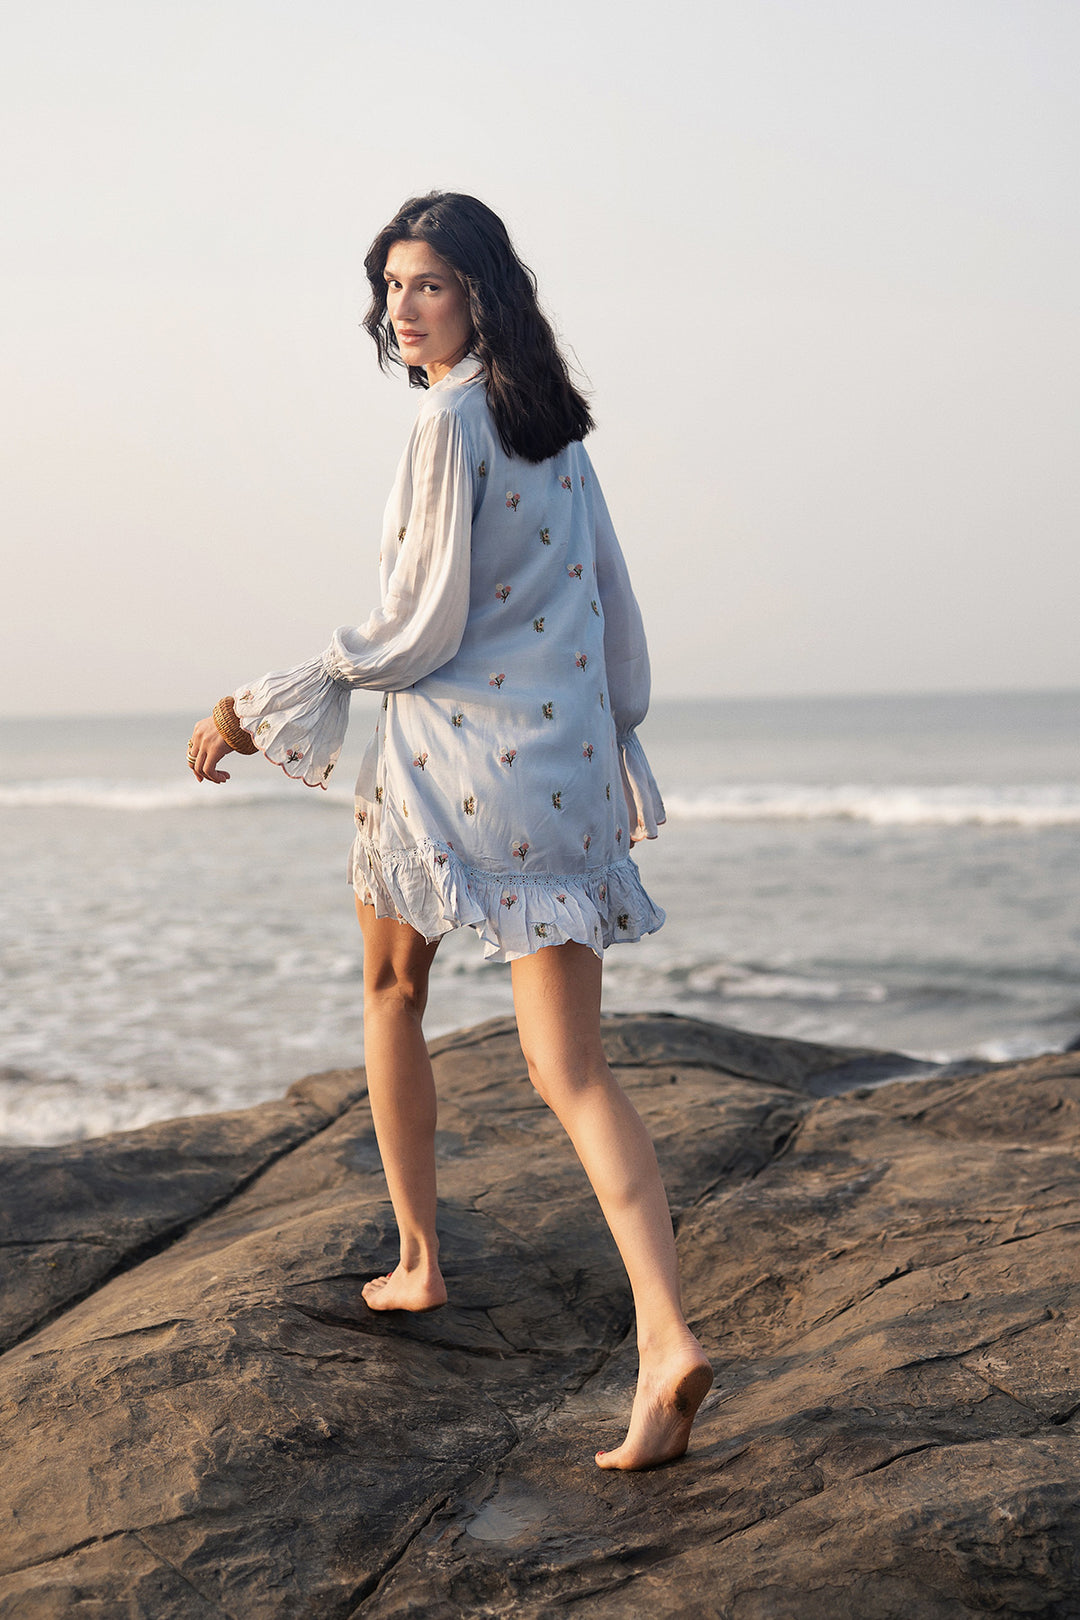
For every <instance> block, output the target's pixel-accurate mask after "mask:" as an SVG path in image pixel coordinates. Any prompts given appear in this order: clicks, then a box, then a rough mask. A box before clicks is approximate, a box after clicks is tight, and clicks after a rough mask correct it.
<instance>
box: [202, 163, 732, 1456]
mask: <svg viewBox="0 0 1080 1620" xmlns="http://www.w3.org/2000/svg"><path fill="white" fill-rule="evenodd" d="M365 267H366V270H367V274H368V280H369V282H370V283H371V290H372V303H371V308H370V310H369V312H368V315H367V318H366V320H365V325H366V327H367V329H368V331H369V332H370V333H371V335H372V337H373V338H374V339H375V342H376V345H377V347H378V351H379V359H380V364H382V365H383V366H384V368H385V367H386V365H387V363H388V362H389V361H397V362H399V363H402V364H404V365H405V366H406V367H407V368H408V371H409V378H410V381H411V382H412V383H413V384H415V385H418V386H420V387H423V388H425V389H426V393H425V394H424V397H423V400H422V402H421V405H420V410H419V414H418V418H417V422H416V426H415V428H414V430H413V433H412V436H411V438H410V440H409V444H408V446H407V448H406V451H405V455H404V457H403V459H402V462H401V466H400V467H399V470H398V476H397V482H396V484H395V487H394V490H393V493H392V494H391V497H390V501H389V504H388V506H387V510H386V515H385V520H384V528H383V542H382V544H383V549H382V554H381V559H380V576H381V586H382V605H381V607H379V608H378V609H377V610H376V611H375V612H374V613H373V614H372V615H371V617H370V618H369V619H368V620H367V621H366V623H365V624H363V625H361V626H360V627H359V628H358V629H352V628H343V629H340V630H338V631H337V632H336V634H335V635H334V638H333V640H332V642H331V644H330V646H329V648H328V649H327V651H326V652H325V653H324V655H323V656H322V657H321V658H318V659H314V660H313V661H312V662H311V663H309V664H305V665H302V666H300V667H299V668H297V669H293V670H288V671H286V672H284V673H281V674H272V675H267V676H265V677H264V678H263V679H262V680H260V681H256V682H254V683H253V684H252V685H250V686H246V687H241V688H240V689H239V690H238V691H237V692H236V694H235V697H234V698H230V699H223V700H222V702H221V703H219V704H218V706H217V708H216V709H215V712H214V718H213V719H206V720H203V721H201V722H200V723H199V724H198V725H197V726H196V728H195V731H194V733H193V735H192V740H191V743H190V745H189V749H188V756H189V757H188V763H189V764H190V765H191V768H192V770H193V771H194V772H195V775H196V776H197V778H198V779H199V781H200V782H202V781H210V782H224V781H226V780H228V776H227V773H226V772H225V771H222V770H219V769H218V765H219V762H220V760H221V759H222V758H223V757H224V756H225V755H226V754H227V753H228V752H229V751H230V749H238V750H239V751H241V752H253V751H254V750H255V748H256V747H258V748H260V749H261V750H262V752H263V753H264V754H265V755H266V757H267V758H268V759H270V760H272V761H274V762H275V763H276V764H278V765H280V766H282V767H283V768H284V770H285V771H286V772H287V773H288V774H289V775H290V776H296V777H300V778H302V779H303V781H305V782H306V783H308V784H309V785H310V786H322V785H324V784H325V782H326V779H327V777H328V776H329V775H330V772H331V771H332V769H333V767H334V763H335V761H336V759H337V757H338V754H339V753H340V751H341V745H342V740H343V737H344V732H345V724H346V719H347V712H348V702H349V693H350V689H351V688H352V687H354V686H360V687H366V688H371V689H374V690H377V691H380V692H383V693H385V694H386V695H385V697H384V700H383V715H382V718H381V720H380V724H379V726H378V727H377V728H376V732H375V735H374V737H373V738H372V741H371V744H370V745H369V747H368V750H367V753H366V755H365V758H364V762H363V765H362V767H361V771H360V778H359V781H358V783H357V794H356V822H357V835H356V841H355V844H354V846H353V852H352V858H351V878H352V882H353V886H354V888H355V891H356V907H357V913H358V916H359V919H360V926H361V929H362V931H363V937H364V1028H365V1062H366V1067H367V1081H368V1089H369V1095H370V1100H371V1111H372V1116H373V1119H374V1123H375V1130H376V1135H377V1137H378V1143H379V1151H380V1153H381V1155H382V1161H383V1166H384V1168H385V1171H386V1179H387V1183H388V1186H389V1191H390V1197H391V1200H392V1202H393V1207H394V1214H395V1217H396V1219H397V1224H398V1228H399V1232H400V1239H401V1258H400V1261H399V1264H398V1265H397V1267H396V1269H395V1270H394V1271H393V1272H391V1273H390V1274H389V1275H388V1276H386V1277H378V1278H375V1279H373V1280H372V1281H371V1282H369V1283H367V1284H366V1286H365V1287H364V1290H363V1294H364V1299H365V1300H366V1301H367V1304H368V1305H369V1306H370V1308H371V1309H372V1310H376V1311H389V1310H406V1311H425V1310H432V1309H434V1308H435V1307H437V1306H439V1305H442V1304H444V1303H445V1301H446V1287H445V1284H444V1281H443V1278H442V1274H441V1272H440V1270H439V1261H438V1253H439V1243H438V1238H437V1235H436V1227H435V1217H436V1196H435V1149H434V1137H435V1117H436V1098H435V1086H434V1081H433V1078H432V1072H431V1064H430V1062H429V1059H428V1055H427V1048H426V1046H425V1044H424V1039H423V1035H422V1033H421V1018H422V1016H423V1011H424V1005H425V1002H426V998H427V984H428V973H429V970H430V967H431V963H432V961H433V959H434V956H435V951H436V949H437V947H438V942H439V939H440V937H441V936H442V935H443V934H444V933H446V932H447V931H448V930H450V929H452V928H458V927H461V926H463V925H469V926H471V927H473V928H475V929H476V930H477V932H478V933H479V934H480V935H481V938H482V940H483V943H484V950H485V955H486V956H487V957H489V958H491V959H493V960H496V961H507V960H509V961H510V962H511V975H512V980H513V992H514V1007H515V1012H516V1015H517V1023H518V1031H519V1035H520V1039H521V1046H522V1050H523V1052H524V1054H525V1058H526V1062H527V1064H528V1069H529V1075H530V1078H531V1080H532V1082H533V1084H534V1085H535V1086H536V1088H537V1090H538V1091H539V1093H540V1095H541V1096H542V1097H543V1098H544V1100H545V1102H547V1103H548V1104H549V1106H550V1107H551V1108H552V1109H553V1110H554V1111H555V1113H556V1115H557V1116H558V1118H559V1120H560V1121H561V1122H562V1124H563V1125H564V1127H565V1128H566V1130H567V1132H568V1134H569V1136H570V1139H571V1141H572V1143H573V1145H574V1147H575V1149H576V1150H577V1153H578V1156H579V1158H580V1159H581V1162H582V1164H583V1166H584V1168H585V1171H586V1173H587V1175H588V1177H589V1180H590V1182H591V1183H592V1187H593V1190H594V1191H595V1193H596V1196H597V1198H598V1200H599V1202H600V1206H601V1208H602V1210H603V1213H604V1216H605V1219H606V1220H607V1223H608V1226H609V1227H610V1229H611V1232H612V1235H613V1237H614V1238H615V1241H616V1243H617V1245H618V1247H619V1252H620V1254H621V1255H622V1259H623V1262H624V1264H625V1266H626V1270H627V1274H628V1276H629V1279H630V1285H631V1288H632V1291H633V1296H634V1304H635V1308H636V1313H637V1337H638V1349H639V1373H638V1386H637V1393H636V1395H635V1399H634V1406H633V1412H632V1415H631V1420H630V1426H629V1430H628V1432H627V1435H626V1438H625V1440H624V1441H623V1443H622V1444H621V1445H620V1446H618V1447H617V1448H616V1449H615V1450H614V1451H609V1452H599V1453H597V1462H598V1463H599V1464H600V1466H601V1467H603V1468H622V1469H632V1468H647V1467H650V1466H653V1465H655V1464H657V1463H660V1462H665V1461H668V1460H669V1459H671V1458H673V1457H677V1456H680V1455H681V1454H682V1453H683V1452H684V1451H685V1449H686V1445H687V1441H688V1439H689V1434H690V1428H691V1424H692V1423H693V1420H694V1416H695V1414H696V1412H697V1409H698V1407H699V1406H700V1404H701V1401H702V1399H703V1398H704V1396H705V1393H706V1391H707V1390H708V1388H709V1385H710V1383H711V1381H712V1373H711V1371H710V1368H709V1365H708V1362H707V1361H706V1359H705V1355H704V1352H703V1351H702V1349H701V1346H700V1345H699V1344H698V1342H697V1340H696V1339H695V1338H694V1336H693V1334H692V1333H691V1332H690V1330H689V1328H688V1327H687V1325H686V1322H685V1320H684V1318H683V1313H682V1306H681V1303H680V1298H679V1282H678V1271H677V1263H676V1256H675V1243H674V1238H673V1234H672V1227H671V1218H670V1215H669V1213H668V1207H667V1200H666V1197H665V1194H664V1189H663V1186H662V1184H661V1181H660V1175H659V1171H658V1169H657V1165H656V1158H655V1155H654V1153H653V1149H652V1145H651V1143H650V1141H649V1138H648V1136H647V1134H646V1132H645V1129H644V1126H643V1125H642V1123H641V1120H640V1119H639V1117H638V1115H637V1113H636V1111H635V1110H634V1108H633V1106H632V1105H631V1103H630V1102H629V1101H628V1099H627V1097H626V1096H625V1094H624V1093H623V1091H622V1089H621V1088H620V1087H619V1086H618V1085H617V1084H616V1082H615V1080H614V1079H613V1077H612V1075H611V1073H610V1070H609V1069H608V1066H607V1063H606V1061H605V1059H604V1053H603V1049H602V1046H601V1041H600V977H601V965H602V956H603V951H604V948H605V947H606V946H607V945H609V944H611V943H612V942H614V941H619V940H636V939H638V938H640V937H641V935H642V934H643V933H650V932H653V931H654V930H655V929H657V928H659V927H660V925H661V923H662V922H663V920H664V919H663V913H662V912H660V911H658V910H657V909H656V907H655V906H653V904H652V902H651V901H650V900H649V898H648V896H647V895H646V893H645V891H644V889H643V888H642V886H641V882H640V879H639V877H638V873H637V869H636V867H635V865H634V863H633V861H632V860H631V858H630V848H629V847H630V844H631V843H632V842H634V841H636V840H637V839H638V838H642V837H648V838H652V837H655V836H656V828H657V823H658V822H660V821H662V820H663V819H664V812H663V805H662V803H661V800H660V796H659V793H658V792H657V789H656V784H655V783H654V781H653V779H652V775H651V773H650V771H649V767H648V764H647V763H646V760H645V756H644V754H643V753H642V750H641V746H640V744H639V743H638V741H637V739H636V736H635V734H634V727H635V726H636V725H637V724H638V722H639V721H640V720H641V719H642V718H643V716H644V714H645V710H646V707H647V703H648V690H649V665H648V657H647V653H646V649H645V640H644V634H643V631H642V626H641V616H640V613H639V611H638V607H637V604H636V602H635V600H634V597H633V594H632V592H631V590H630V584H629V580H628V577H627V573H626V565H625V563H624V562H623V558H622V554H621V552H620V550H619V546H618V542H617V540H616V538H615V533H614V530H613V529H612V526H611V520H610V518H609V517H608V513H607V508H606V507H605V505H604V500H603V496H602V495H601V492H600V488H599V485H598V483H597V480H596V476H595V474H594V472H593V470H592V466H591V464H590V461H589V458H588V456H587V454H586V452H585V449H584V447H583V445H582V442H581V441H582V439H583V437H584V435H585V434H586V433H587V432H588V430H589V429H590V428H591V426H592V419H591V417H590V415H589V411H588V408H587V406H586V405H585V402H584V400H583V399H582V398H581V396H580V395H579V394H578V393H577V392H576V391H575V389H574V388H573V387H572V385H571V383H570V379H569V376H568V373H567V369H566V365H565V362H564V361H563V359H562V357H561V355H560V354H559V351H558V349H557V347H556V344H555V340H554V336H553V334H552V332H551V329H550V327H549V325H548V323H547V321H546V320H545V319H544V317H543V315H542V314H541V313H540V310H539V308H538V306H537V302H536V295H535V285H534V282H533V278H532V275H531V272H530V271H528V270H527V269H526V268H525V266H524V265H523V264H522V263H521V261H520V260H519V259H518V258H517V256H516V254H515V252H514V250H513V247H512V246H511V243H510V240H509V237H508V236H507V233H506V229H505V227H504V226H503V224H502V221H501V220H500V219H499V218H498V217H497V216H496V215H495V214H493V213H492V212H491V210H490V209H489V208H487V207H485V205H484V204H483V203H480V202H478V201H477V200H476V199H475V198H472V197H467V196H462V195H460V194H456V193H445V194H441V193H434V194H432V195H430V196H426V197H420V198H416V199H413V200H412V201H410V202H408V203H406V204H405V205H404V207H403V208H402V209H401V211H400V212H399V213H398V214H397V216H396V217H395V218H394V219H393V220H392V221H391V222H390V224H389V225H388V226H387V227H386V228H385V230H383V231H381V232H380V234H379V235H378V237H377V238H376V239H375V242H374V243H373V245H372V248H371V251H370V253H369V254H368V257H367V259H366V261H365Z"/></svg>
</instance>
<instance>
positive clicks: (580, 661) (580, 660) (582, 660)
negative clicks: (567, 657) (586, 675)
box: [574, 653, 589, 670]
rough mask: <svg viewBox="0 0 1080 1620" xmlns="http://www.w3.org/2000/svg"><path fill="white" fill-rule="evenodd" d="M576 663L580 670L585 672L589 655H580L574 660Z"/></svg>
mask: <svg viewBox="0 0 1080 1620" xmlns="http://www.w3.org/2000/svg"><path fill="white" fill-rule="evenodd" d="M574 662H575V664H576V665H577V667H578V669H580V670H584V668H585V666H586V665H587V664H588V662H589V655H588V653H578V655H577V657H576V658H575V659H574Z"/></svg>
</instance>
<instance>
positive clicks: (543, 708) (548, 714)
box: [540, 703, 555, 720]
mask: <svg viewBox="0 0 1080 1620" xmlns="http://www.w3.org/2000/svg"><path fill="white" fill-rule="evenodd" d="M540 712H541V713H542V714H543V716H544V719H545V720H554V718H555V705H554V703H541V705H540Z"/></svg>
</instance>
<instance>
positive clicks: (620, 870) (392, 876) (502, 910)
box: [349, 837, 664, 962]
mask: <svg viewBox="0 0 1080 1620" xmlns="http://www.w3.org/2000/svg"><path fill="white" fill-rule="evenodd" d="M349 881H350V882H351V883H352V886H353V888H354V889H355V890H356V893H357V894H358V895H359V896H360V899H361V900H362V901H363V902H364V903H365V904H366V905H370V906H374V908H375V914H376V916H378V917H396V918H397V920H398V922H405V923H408V924H409V926H410V927H412V928H415V929H416V932H417V933H418V934H423V936H424V938H425V939H428V940H436V939H439V938H441V937H442V935H443V934H448V933H450V932H451V931H452V930H453V929H455V928H475V929H476V932H477V933H478V934H479V935H480V938H481V940H482V942H483V946H484V959H485V961H489V962H512V961H514V960H516V959H517V958H518V957H522V956H531V955H532V954H533V952H534V951H539V950H542V949H543V948H544V947H545V946H547V945H565V944H567V943H568V942H569V941H575V942H576V943H577V944H579V945H587V946H588V947H589V949H590V950H592V951H595V953H596V955H597V956H603V954H604V951H605V950H606V949H607V947H608V946H609V945H617V944H622V943H633V941H635V940H638V939H640V938H641V937H642V935H643V934H655V932H656V930H657V929H658V928H660V927H662V926H663V923H664V913H663V912H662V911H661V910H660V908H659V906H654V905H653V903H652V901H651V900H650V899H649V896H648V895H647V894H646V893H645V890H644V889H643V887H642V884H641V878H640V876H639V874H638V869H637V867H636V866H635V864H634V862H633V860H632V859H631V858H630V856H629V855H626V856H623V858H622V859H621V860H618V861H614V862H612V864H611V865H610V866H598V867H594V868H593V869H592V870H591V871H588V872H575V873H574V874H573V875H572V876H569V877H558V876H555V877H552V876H550V875H549V874H547V873H539V874H536V875H533V876H530V875H529V874H528V873H524V872H485V871H482V870H481V869H480V868H479V867H476V866H466V865H465V863H464V862H463V861H462V860H461V859H460V858H459V857H458V856H457V855H456V854H455V852H454V851H453V850H452V849H449V848H447V847H446V845H443V844H436V843H433V842H432V843H426V844H422V845H418V846H417V847H416V848H415V849H402V850H393V851H391V852H389V853H382V852H381V851H379V850H378V849H376V847H375V845H374V844H372V843H370V842H368V841H367V840H365V839H363V838H360V837H357V839H356V841H355V843H354V844H353V848H352V853H351V855H350V857H349Z"/></svg>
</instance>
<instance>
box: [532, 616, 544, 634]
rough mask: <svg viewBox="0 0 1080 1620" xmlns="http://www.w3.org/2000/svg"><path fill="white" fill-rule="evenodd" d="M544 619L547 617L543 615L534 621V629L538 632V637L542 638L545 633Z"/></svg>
mask: <svg viewBox="0 0 1080 1620" xmlns="http://www.w3.org/2000/svg"><path fill="white" fill-rule="evenodd" d="M544 618H545V615H544V614H541V615H540V617H539V618H538V619H534V620H533V629H534V630H535V631H536V633H537V635H538V636H542V635H543V633H544Z"/></svg>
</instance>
